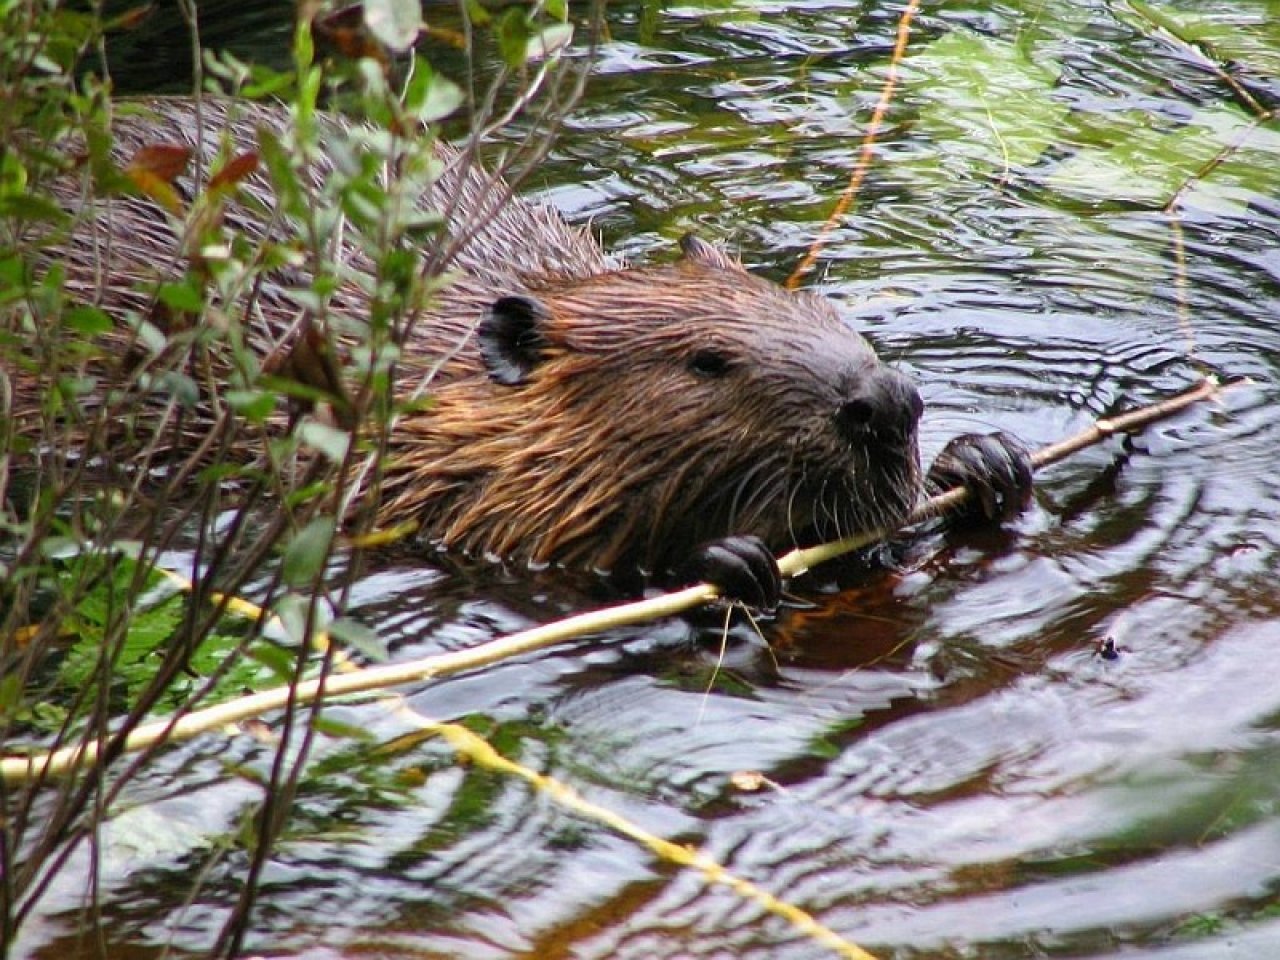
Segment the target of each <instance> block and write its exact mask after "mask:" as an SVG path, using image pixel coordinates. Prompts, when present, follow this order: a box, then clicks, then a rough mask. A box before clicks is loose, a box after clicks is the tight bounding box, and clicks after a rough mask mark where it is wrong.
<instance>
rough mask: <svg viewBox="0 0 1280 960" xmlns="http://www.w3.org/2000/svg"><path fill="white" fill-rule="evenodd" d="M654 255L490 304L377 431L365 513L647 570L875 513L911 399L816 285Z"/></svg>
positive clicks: (914, 470)
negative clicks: (373, 509) (379, 491)
mask: <svg viewBox="0 0 1280 960" xmlns="http://www.w3.org/2000/svg"><path fill="white" fill-rule="evenodd" d="M681 245H682V248H683V250H684V257H683V258H682V259H681V260H680V261H679V262H677V263H675V264H673V265H670V266H663V267H652V268H642V269H629V270H619V271H613V272H607V273H602V274H599V275H596V276H589V277H580V278H574V279H572V280H565V281H560V282H555V281H553V282H549V283H547V284H546V285H545V286H540V287H536V288H531V289H529V290H528V291H527V292H526V293H523V294H521V295H515V296H503V297H500V298H498V299H497V300H496V301H494V302H493V304H492V306H491V308H490V310H489V312H488V315H487V316H486V317H485V318H484V319H483V321H482V322H481V323H480V324H479V328H478V331H477V337H476V340H477V341H478V343H476V344H474V345H472V347H470V348H468V350H467V351H464V352H463V353H462V355H460V356H459V358H458V359H457V360H456V361H455V365H454V368H453V369H451V370H450V369H446V371H445V374H446V375H445V377H444V378H443V379H442V380H441V381H440V382H439V383H438V384H436V385H435V386H434V387H433V401H432V403H431V404H430V406H429V407H428V409H425V410H423V411H421V412H419V413H415V414H413V415H411V416H409V417H407V418H406V420H405V421H404V422H403V423H402V424H401V426H400V428H398V429H397V430H396V431H395V432H394V433H393V441H392V442H393V450H392V455H391V462H390V465H389V471H388V474H389V475H388V480H387V489H386V490H385V494H386V496H385V499H384V501H383V506H382V511H381V519H382V520H383V521H384V522H402V521H405V520H408V519H411V518H414V519H418V520H419V521H420V522H421V524H422V527H423V529H424V530H425V531H426V533H427V534H428V535H429V536H432V537H433V538H434V539H436V540H437V542H439V543H440V544H441V545H443V546H447V547H450V548H459V549H464V550H468V551H471V552H476V553H485V554H493V555H498V556H503V557H514V558H523V559H525V560H527V561H529V562H533V563H549V562H557V563H565V564H573V565H590V566H593V567H595V568H597V569H603V570H612V569H619V568H638V569H643V570H649V571H655V570H656V571H661V570H664V569H667V568H669V567H671V566H672V565H674V564H675V563H676V562H678V561H679V560H680V558H682V557H684V556H686V555H687V554H688V553H689V551H690V550H692V549H693V548H694V547H695V546H696V545H698V544H700V543H702V542H704V541H707V540H713V539H719V538H722V537H726V536H730V535H735V534H755V535H758V536H760V537H761V538H763V539H764V541H765V542H766V543H767V544H768V545H769V546H770V547H771V548H773V549H774V550H780V549H783V548H786V547H789V546H792V545H796V544H805V543H811V542H816V541H817V540H818V539H820V538H830V537H836V536H844V535H849V534H853V533H856V532H859V531H862V530H866V529H868V528H870V527H873V526H881V525H886V524H890V525H891V524H894V523H895V522H896V521H899V520H901V519H902V518H903V517H904V516H905V514H906V513H907V512H908V511H909V510H910V509H911V507H912V506H913V505H914V504H915V502H916V497H917V493H918V489H919V485H920V469H919V459H918V453H917V445H916V426H917V422H918V420H919V418H920V414H921V408H922V403H921V400H920V396H919V394H918V393H917V392H916V389H915V387H914V386H913V385H912V384H911V382H910V381H909V380H908V379H907V378H906V377H904V376H903V375H901V374H899V373H897V372H895V371H894V370H891V369H889V368H887V367H885V366H884V365H883V364H882V363H881V362H880V360H879V359H878V358H877V357H876V355H875V353H874V352H873V351H872V349H871V347H870V346H869V345H868V344H867V342H866V341H865V340H864V339H863V338H862V337H860V336H859V335H858V334H857V333H855V332H854V331H852V330H851V329H849V328H848V327H847V326H846V325H845V323H844V322H843V321H842V320H841V319H840V317H839V315H838V314H837V313H836V311H835V309H834V308H833V307H832V305H831V304H830V303H829V302H827V301H826V300H824V299H822V298H820V297H817V296H814V295H811V294H804V293H791V292H788V291H785V290H783V289H782V288H780V287H778V286H776V285H774V284H772V283H769V282H767V281H765V280H762V279H759V278H756V277H753V276H751V275H750V274H748V273H747V272H746V271H745V270H744V269H743V268H742V267H741V266H740V265H739V264H737V263H735V262H733V261H731V260H730V259H729V258H727V257H725V256H724V255H722V254H721V253H719V252H718V251H717V250H715V249H714V248H712V247H710V246H709V245H707V244H705V243H703V242H701V241H698V240H696V239H693V238H686V239H685V240H684V241H682V244H681Z"/></svg>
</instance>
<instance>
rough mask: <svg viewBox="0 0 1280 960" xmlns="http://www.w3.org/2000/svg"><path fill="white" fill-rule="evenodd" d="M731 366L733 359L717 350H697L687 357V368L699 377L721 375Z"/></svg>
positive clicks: (710, 377)
mask: <svg viewBox="0 0 1280 960" xmlns="http://www.w3.org/2000/svg"><path fill="white" fill-rule="evenodd" d="M732 368H733V361H731V360H730V359H729V358H728V357H727V356H725V355H724V354H723V353H721V352H720V351H719V350H699V351H698V352H697V353H695V354H694V355H693V356H692V357H690V358H689V369H690V370H692V371H693V372H694V373H696V374H697V375H698V376H700V377H706V378H708V379H714V378H716V377H723V376H724V375H725V374H726V373H728V372H729V371H730V370H731V369H732Z"/></svg>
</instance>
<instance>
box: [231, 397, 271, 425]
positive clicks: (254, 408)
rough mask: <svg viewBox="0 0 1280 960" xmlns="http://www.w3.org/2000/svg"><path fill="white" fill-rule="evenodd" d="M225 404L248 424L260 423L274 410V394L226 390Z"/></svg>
mask: <svg viewBox="0 0 1280 960" xmlns="http://www.w3.org/2000/svg"><path fill="white" fill-rule="evenodd" d="M224 399H225V400H226V401H227V404H228V405H229V406H230V407H231V409H232V410H234V411H235V412H236V413H238V414H240V416H242V417H244V418H245V419H246V420H248V421H249V422H250V423H262V422H264V421H265V420H266V419H267V417H269V416H270V415H271V412H272V411H273V410H275V408H276V398H275V395H274V394H271V393H267V392H266V391H263V390H228V391H227V392H226V394H225V395H224Z"/></svg>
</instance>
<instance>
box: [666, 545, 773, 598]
mask: <svg viewBox="0 0 1280 960" xmlns="http://www.w3.org/2000/svg"><path fill="white" fill-rule="evenodd" d="M683 573H684V577H683V578H682V579H684V580H685V581H686V582H689V583H695V582H699V581H701V582H706V583H710V584H712V585H714V586H715V587H717V588H718V589H719V590H720V593H721V595H722V596H723V597H724V598H725V599H726V600H736V601H739V602H741V603H745V604H746V605H747V606H749V607H757V608H759V609H762V610H772V609H774V608H775V607H777V605H778V601H779V600H780V599H781V598H782V574H781V573H780V572H779V571H778V561H777V560H775V559H774V557H773V554H772V553H771V552H770V551H769V548H768V547H766V546H765V545H764V541H763V540H761V539H760V538H759V537H753V536H743V537H725V538H724V539H723V540H713V541H711V542H710V543H704V544H702V545H701V546H700V547H698V548H697V549H696V550H695V551H694V553H693V557H692V558H690V560H689V563H688V564H687V565H686V566H685V567H684V570H683Z"/></svg>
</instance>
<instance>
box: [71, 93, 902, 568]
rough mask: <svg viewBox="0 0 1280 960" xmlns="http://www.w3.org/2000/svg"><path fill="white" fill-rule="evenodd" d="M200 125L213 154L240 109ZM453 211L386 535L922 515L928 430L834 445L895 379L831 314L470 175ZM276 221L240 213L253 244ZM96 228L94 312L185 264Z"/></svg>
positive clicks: (578, 547) (273, 326) (497, 535)
mask: <svg viewBox="0 0 1280 960" xmlns="http://www.w3.org/2000/svg"><path fill="white" fill-rule="evenodd" d="M202 109H203V112H204V122H205V124H206V130H205V136H204V141H205V147H206V149H210V148H212V146H213V145H214V144H216V143H217V139H218V135H219V133H220V131H221V129H222V125H223V124H225V122H226V119H225V109H226V108H225V105H223V104H220V103H218V102H217V101H207V102H206V103H205V104H204V106H203V108H202ZM244 109H246V110H247V112H245V113H243V114H241V117H242V119H241V121H240V122H239V123H240V127H239V128H238V129H237V130H236V139H237V141H239V142H243V141H244V140H245V139H246V138H248V137H250V136H251V135H252V134H251V131H252V128H253V127H254V126H256V125H267V126H270V127H272V128H275V129H278V128H280V127H281V125H282V124H283V123H284V122H285V120H284V116H283V113H282V112H281V111H279V110H276V109H275V108H270V107H261V106H258V107H250V108H244ZM196 127H197V125H196V122H195V115H194V113H193V110H192V108H191V106H190V103H189V102H188V101H184V100H160V101H154V102H152V103H150V104H148V109H147V111H146V113H145V116H144V117H143V118H141V119H132V120H130V119H126V120H123V121H122V122H120V123H118V124H117V127H116V131H115V136H116V139H117V148H116V149H117V152H118V153H119V154H120V155H121V156H122V157H123V156H127V155H128V154H129V151H131V150H133V149H136V148H137V146H138V145H140V144H142V143H146V142H172V141H173V140H174V139H175V138H181V139H185V140H187V141H193V140H194V130H195V129H196ZM445 156H446V157H451V156H452V154H448V153H446V154H445ZM251 189H253V190H254V191H256V192H259V193H260V192H262V190H263V187H262V186H261V185H260V184H259V185H257V186H255V187H252V188H251ZM450 198H454V199H458V201H459V202H457V203H456V204H455V205H454V206H453V209H452V215H451V218H450V230H451V233H452V234H453V235H454V236H458V235H460V234H461V232H462V231H464V230H468V229H471V228H474V226H475V225H476V224H477V223H482V224H484V226H483V228H482V229H480V230H479V231H478V232H477V234H476V236H475V237H474V239H472V240H471V241H470V242H469V243H467V244H465V245H464V246H463V247H462V250H461V253H460V255H459V257H458V259H457V261H456V263H455V264H454V266H455V267H456V268H457V269H458V272H459V276H458V280H457V282H456V283H455V284H454V285H453V286H451V287H449V288H448V289H446V290H445V291H444V292H443V294H442V295H441V297H440V300H439V302H438V303H437V304H436V305H435V306H434V307H433V308H432V309H431V311H430V313H429V314H428V315H427V316H425V317H424V318H423V319H422V320H421V321H420V322H419V323H418V324H417V325H416V327H415V329H414V333H413V335H412V338H411V339H410V341H409V342H408V343H406V344H405V347H404V356H405V361H406V362H405V364H404V370H405V372H406V376H405V377H404V381H403V383H402V388H403V390H404V391H406V392H408V391H413V390H417V389H420V388H421V387H422V386H423V384H422V379H423V377H425V376H426V375H427V371H435V376H434V379H433V380H432V382H431V383H430V384H429V385H427V386H426V392H427V393H428V395H429V396H430V397H431V398H432V399H431V403H430V405H429V406H428V407H427V408H426V409H424V410H421V411H419V412H417V413H413V414H411V415H408V416H406V417H405V418H404V419H402V420H401V422H400V423H399V424H398V425H397V426H396V429H395V430H394V432H393V434H392V440H391V450H390V453H389V459H388V460H387V461H386V463H385V464H384V466H385V476H386V479H385V483H384V490H383V501H382V504H381V506H380V509H379V519H380V520H381V521H382V522H384V523H392V522H400V521H403V520H407V519H415V520H418V521H420V524H421V529H422V530H423V532H424V534H425V536H426V537H427V538H428V539H430V540H432V541H434V542H436V543H438V544H440V545H442V546H444V547H447V548H450V549H460V550H465V551H470V552H473V553H477V554H492V555H495V556H501V557H506V558H513V559H517V560H523V561H527V562H531V563H537V564H541V563H553V562H554V563H565V564H575V565H585V566H593V567H597V568H601V569H615V568H622V567H628V568H630V567H634V568H640V569H645V570H655V569H662V568H665V567H669V566H671V565H673V564H675V563H677V562H678V561H679V560H680V559H681V558H682V557H683V556H685V555H686V554H687V553H688V551H690V550H691V549H693V547H694V546H695V545H697V544H699V543H701V542H703V541H706V540H710V539H716V538H720V537H724V536H727V535H730V534H738V533H753V534H757V535H759V536H761V537H763V538H764V540H765V541H766V542H767V543H768V544H769V545H770V546H771V547H772V548H774V549H777V550H781V549H783V548H786V547H789V546H791V545H793V544H797V543H805V542H812V541H814V540H815V539H817V538H819V537H830V536H835V535H845V534H850V533H854V532H857V531H859V530H863V529H865V528H867V527H868V526H871V525H878V524H881V523H885V522H893V521H895V520H897V519H899V518H900V517H902V516H903V515H904V514H905V512H906V511H907V510H909V509H910V507H911V506H912V505H913V503H914V501H915V498H916V496H917V491H918V487H919V467H918V459H917V452H916V447H915V432H914V421H912V428H911V429H910V430H909V431H908V432H907V434H906V435H903V436H899V437H897V438H896V439H894V438H886V437H877V438H875V439H874V440H873V441H869V442H867V443H856V442H852V441H850V440H849V439H848V438H847V436H845V435H842V434H841V433H840V432H839V431H837V430H835V429H833V426H832V413H833V411H834V410H835V409H836V408H838V407H839V405H840V403H841V402H842V400H843V399H844V398H845V397H846V396H847V395H848V394H849V391H850V390H853V389H856V385H857V384H858V383H859V382H860V381H861V380H862V379H865V378H867V377H872V376H876V375H878V373H879V372H881V371H882V367H881V365H880V362H879V360H878V359H877V358H876V357H875V355H874V353H873V352H872V351H871V349H870V347H869V346H868V345H867V344H866V343H865V341H864V340H863V339H862V338H861V337H860V336H858V334H856V333H855V332H853V331H852V330H850V329H849V327H848V326H847V325H846V324H845V323H844V322H843V321H842V320H841V318H840V317H839V316H838V314H837V313H836V311H835V310H834V309H833V307H832V306H831V305H830V304H829V303H828V302H827V301H826V300H824V299H822V298H820V297H816V296H813V295H809V294H805V293H798V294H797V293H790V292H787V291H784V290H782V289H781V288H780V287H778V286H776V285H774V284H772V283H769V282H767V281H765V280H762V279H759V278H756V277H753V276H751V275H749V274H748V273H747V272H746V271H745V270H743V269H742V268H741V266H739V265H738V264H737V263H735V262H733V261H731V260H729V259H728V258H726V257H724V256H722V255H720V254H718V253H716V252H714V251H712V250H710V249H709V248H707V247H705V246H703V245H695V246H694V247H693V248H692V250H691V252H690V253H689V254H688V255H686V256H685V257H684V258H683V259H681V260H680V261H678V262H676V263H673V264H669V265H664V266H653V267H643V268H630V269H622V268H617V267H615V266H613V265H612V264H610V263H609V261H608V260H607V259H606V258H605V257H604V255H603V254H602V252H601V251H600V248H599V247H598V245H596V244H595V243H594V241H593V240H591V239H590V238H589V237H588V236H587V235H585V234H584V233H581V232H578V231H574V230H571V229H570V228H569V227H567V226H566V225H565V224H564V222H563V221H562V220H561V219H560V218H559V217H558V216H557V215H556V214H555V213H554V212H552V211H548V210H547V209H545V208H542V207H539V206H537V205H534V204H530V203H528V202H525V201H522V200H519V199H510V198H509V197H508V196H507V194H506V192H505V189H504V187H503V185H502V184H501V182H495V181H493V180H490V179H487V178H485V177H483V176H482V175H481V174H480V173H478V172H476V171H475V170H470V171H465V172H460V173H457V174H451V175H450V176H449V177H446V178H445V180H444V181H443V186H442V187H441V188H438V190H437V194H436V202H438V203H439V202H442V201H444V200H446V199H450ZM267 200H268V203H269V198H267ZM260 218H261V214H255V213H253V212H245V211H239V210H237V211H233V212H232V213H231V215H230V219H231V220H232V221H233V222H234V225H235V226H236V227H237V228H239V229H247V230H251V231H252V230H256V231H258V232H261V231H262V230H263V229H264V228H263V227H262V225H261V222H260ZM255 221H257V222H256V223H255ZM122 224H123V225H125V226H127V228H128V229H127V230H123V229H122V227H121V225H122ZM86 230H92V231H96V233H97V236H98V239H99V240H101V239H102V237H103V235H104V231H105V232H106V233H109V235H110V237H111V240H112V242H113V243H114V244H115V245H116V246H115V259H114V260H113V262H112V263H113V266H112V268H111V271H112V272H110V273H108V274H107V275H106V276H105V279H104V282H103V283H101V284H99V283H98V282H96V281H95V280H94V278H93V274H92V272H91V271H90V268H89V261H88V259H87V258H86V257H85V256H84V250H87V249H89V248H88V246H86V247H85V248H84V250H81V251H79V252H77V251H76V250H74V249H73V250H72V251H71V254H72V256H71V260H70V264H69V265H70V270H71V275H72V278H73V283H74V284H75V287H76V289H77V290H78V291H79V293H80V295H81V296H83V297H84V298H85V299H87V300H94V301H97V302H101V303H103V304H105V305H106V306H107V307H109V308H110V309H111V310H113V311H115V312H118V311H119V310H120V308H121V307H122V306H123V305H124V304H125V303H127V302H128V303H130V304H131V305H132V306H134V307H135V308H137V309H142V304H143V303H144V302H145V300H146V295H145V294H138V293H136V292H130V291H136V289H137V287H138V285H137V283H136V282H135V281H136V280H138V279H140V278H141V277H142V275H143V273H144V272H145V271H144V269H143V268H144V267H145V266H146V265H149V264H154V263H156V262H157V260H163V259H165V258H173V257H174V254H173V251H174V250H176V249H177V246H176V242H175V239H174V236H173V232H172V230H171V229H170V228H169V227H168V226H167V225H166V224H165V222H164V218H163V217H161V216H159V214H158V212H157V210H156V209H155V208H154V206H152V205H150V204H149V203H147V202H146V201H140V200H127V201H117V203H116V205H115V208H114V210H113V211H112V216H111V217H110V218H109V219H108V218H104V217H100V218H98V219H97V220H96V221H95V220H92V218H91V220H90V223H89V225H88V226H87V227H86ZM81 236H88V234H87V233H82V234H81ZM126 281H127V282H126ZM507 295H517V296H523V297H530V298H533V299H534V300H536V302H538V303H539V304H541V306H542V307H543V308H544V309H545V314H546V322H545V323H544V324H543V326H542V328H541V335H542V337H543V341H544V342H543V347H542V349H541V352H540V355H539V362H538V363H537V364H536V366H534V368H533V369H532V370H531V371H529V373H528V375H527V376H526V377H524V378H523V379H522V381H521V382H519V383H516V384H513V385H507V384H502V383H498V382H495V380H494V378H493V377H491V376H490V372H489V370H488V369H487V366H486V363H485V361H484V359H483V358H482V356H481V352H480V350H479V349H478V348H477V346H476V344H475V342H474V337H473V336H472V332H473V331H474V329H475V328H476V326H477V324H478V323H479V322H480V320H481V318H482V317H483V316H484V315H485V312H486V311H487V310H488V309H489V308H490V306H491V304H493V303H494V301H495V300H496V299H497V298H499V297H501V296H507ZM362 308H363V300H362V297H361V296H360V295H359V293H358V292H355V291H347V292H345V293H343V294H342V295H340V296H339V297H337V298H336V299H335V304H334V309H335V312H337V313H338V314H339V315H341V314H342V313H343V312H344V311H346V312H349V315H357V314H356V313H355V312H357V311H359V310H361V309H362ZM263 314H264V316H265V319H266V324H265V327H264V328H263V329H261V330H259V331H258V335H259V339H260V343H259V344H258V348H259V350H260V352H262V353H263V354H264V355H265V353H266V352H268V351H270V350H273V349H278V348H279V347H280V346H281V344H283V343H285V342H287V340H288V331H290V330H291V329H292V328H293V327H294V321H295V320H296V318H297V315H298V312H297V310H296V308H294V307H292V306H291V305H290V304H289V303H288V301H287V299H285V298H283V297H274V296H273V295H271V292H270V291H269V292H268V296H266V297H265V298H264V301H263ZM460 344H463V345H462V346H461V348H459V345H460ZM708 351H713V352H714V354H715V356H716V357H717V358H719V359H720V360H721V361H724V362H726V363H727V369H725V370H724V371H722V372H720V373H719V375H708V374H707V372H706V371H705V370H703V371H700V370H699V369H697V367H698V363H697V360H698V358H699V357H700V356H703V355H705V354H706V353H707V352H708ZM442 357H449V358H450V359H448V360H447V361H445V362H444V364H443V365H442V366H440V367H439V369H438V370H435V368H436V366H437V364H438V363H439V360H440V358H442Z"/></svg>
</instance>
